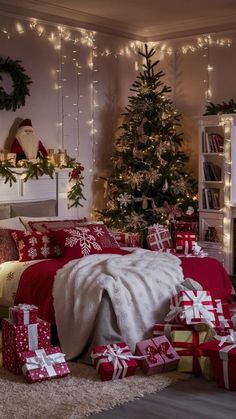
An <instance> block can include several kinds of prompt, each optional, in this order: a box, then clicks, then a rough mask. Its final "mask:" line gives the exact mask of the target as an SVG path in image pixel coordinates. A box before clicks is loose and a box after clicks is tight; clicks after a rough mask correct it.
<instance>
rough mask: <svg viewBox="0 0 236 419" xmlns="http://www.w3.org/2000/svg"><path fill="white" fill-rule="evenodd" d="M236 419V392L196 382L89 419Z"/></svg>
mask: <svg viewBox="0 0 236 419" xmlns="http://www.w3.org/2000/svg"><path fill="white" fill-rule="evenodd" d="M108 418H111V419H144V418H148V419H149V418H150V419H152V418H158V419H195V418H196V419H236V392H232V391H227V390H224V389H220V388H218V387H217V385H216V383H215V382H207V381H205V380H203V379H202V378H193V379H191V380H188V381H185V382H181V383H178V384H176V385H175V386H173V387H168V388H166V389H165V390H163V391H160V392H159V393H156V394H152V395H148V396H146V397H144V398H142V399H140V400H137V401H135V402H131V403H126V404H123V405H121V406H118V407H116V408H114V409H112V410H108V411H106V412H103V413H99V414H96V415H91V416H89V419H108Z"/></svg>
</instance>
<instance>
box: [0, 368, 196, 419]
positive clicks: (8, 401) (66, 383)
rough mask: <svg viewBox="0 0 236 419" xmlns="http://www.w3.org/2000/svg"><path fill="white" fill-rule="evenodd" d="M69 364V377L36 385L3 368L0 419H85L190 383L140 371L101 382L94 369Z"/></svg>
mask: <svg viewBox="0 0 236 419" xmlns="http://www.w3.org/2000/svg"><path fill="white" fill-rule="evenodd" d="M68 364H69V367H70V370H71V375H70V376H67V377H65V378H59V379H52V380H51V381H44V382H42V383H34V384H28V383H26V381H25V379H24V376H22V375H14V374H11V373H10V372H8V371H7V370H5V369H4V368H2V367H1V368H0V412H1V413H0V418H4V419H42V418H50V419H58V418H60V419H81V418H86V417H87V416H89V415H90V414H92V413H98V412H101V411H102V410H107V409H112V408H113V407H114V406H117V405H120V404H123V403H125V402H129V401H132V400H135V399H138V398H140V397H142V396H144V395H145V394H148V393H155V392H158V391H160V390H163V389H164V388H165V387H167V386H169V385H172V384H175V383H177V382H178V381H182V380H186V379H188V376H187V375H186V374H181V373H178V372H175V371H174V372H171V373H166V374H158V375H153V376H150V377H146V376H144V375H143V374H142V372H141V371H138V373H137V374H136V375H135V376H134V377H128V378H124V379H122V380H120V379H118V380H113V381H107V382H102V381H100V379H99V376H98V375H97V373H96V371H95V370H94V368H93V367H90V366H87V365H83V364H78V363H72V362H69V363H68ZM1 415H3V416H1Z"/></svg>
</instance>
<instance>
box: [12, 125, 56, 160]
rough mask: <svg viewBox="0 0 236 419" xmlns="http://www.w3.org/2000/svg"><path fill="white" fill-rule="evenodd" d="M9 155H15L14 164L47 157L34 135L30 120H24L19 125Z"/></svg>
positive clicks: (44, 149)
mask: <svg viewBox="0 0 236 419" xmlns="http://www.w3.org/2000/svg"><path fill="white" fill-rule="evenodd" d="M11 153H16V162H18V161H19V160H22V159H28V160H32V159H36V158H37V157H42V156H44V157H46V156H47V155H48V152H47V150H46V148H45V147H44V146H43V144H42V142H41V141H40V140H39V138H38V137H37V135H36V134H35V133H34V130H33V128H32V123H31V120H30V119H24V120H23V121H22V122H21V123H20V125H19V127H18V130H17V132H16V137H15V139H14V141H13V144H12V146H11Z"/></svg>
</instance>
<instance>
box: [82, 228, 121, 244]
mask: <svg viewBox="0 0 236 419" xmlns="http://www.w3.org/2000/svg"><path fill="white" fill-rule="evenodd" d="M86 227H87V228H88V229H89V231H90V233H91V234H93V235H94V236H95V237H96V240H97V242H98V243H99V245H100V246H101V247H102V248H103V249H104V248H106V249H107V248H109V249H112V248H116V249H119V248H120V246H119V243H118V242H117V241H116V239H115V237H114V235H113V234H112V233H111V231H110V230H109V229H108V228H107V226H106V225H105V224H101V223H91V224H89V223H87V224H86Z"/></svg>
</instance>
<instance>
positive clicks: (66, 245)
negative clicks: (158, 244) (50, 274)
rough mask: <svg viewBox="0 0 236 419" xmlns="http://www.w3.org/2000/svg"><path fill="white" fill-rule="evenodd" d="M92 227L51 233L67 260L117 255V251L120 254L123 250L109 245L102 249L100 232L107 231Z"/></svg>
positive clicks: (52, 231) (87, 226) (51, 231)
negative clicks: (106, 254)
mask: <svg viewBox="0 0 236 419" xmlns="http://www.w3.org/2000/svg"><path fill="white" fill-rule="evenodd" d="M90 227H91V226H89V225H86V226H81V227H75V228H70V229H64V230H50V233H51V234H52V235H53V237H54V238H55V239H56V241H57V242H58V244H59V246H60V248H61V250H62V254H63V256H64V257H65V258H67V259H77V258H81V257H83V256H88V255H92V254H95V253H111V252H112V253H115V251H118V252H117V253H118V254H120V253H119V251H120V250H121V249H120V248H119V247H118V248H115V247H114V246H113V247H112V246H111V247H109V244H107V246H104V247H102V245H101V240H100V237H101V235H100V232H102V233H103V231H105V230H104V229H102V230H100V229H99V230H96V229H95V230H94V229H91V228H90ZM99 227H104V225H100V224H99ZM102 233H101V234H102ZM102 237H103V234H102ZM105 242H106V241H104V243H105ZM107 243H108V240H107ZM109 243H112V242H109ZM122 254H123V253H122ZM124 254H125V253H124Z"/></svg>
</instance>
